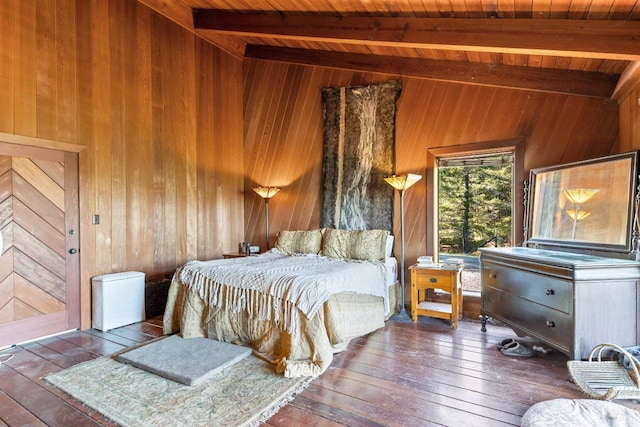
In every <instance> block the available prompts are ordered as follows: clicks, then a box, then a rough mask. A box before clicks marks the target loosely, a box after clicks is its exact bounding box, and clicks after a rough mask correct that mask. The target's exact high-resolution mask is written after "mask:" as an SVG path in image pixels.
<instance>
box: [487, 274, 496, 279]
mask: <svg viewBox="0 0 640 427" xmlns="http://www.w3.org/2000/svg"><path fill="white" fill-rule="evenodd" d="M496 277H498V275H497V274H496V273H489V279H495V278H496Z"/></svg>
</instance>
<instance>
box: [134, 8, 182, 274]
mask: <svg viewBox="0 0 640 427" xmlns="http://www.w3.org/2000/svg"><path fill="white" fill-rule="evenodd" d="M127 6H128V5H127ZM126 10H127V11H128V12H129V11H130V13H131V14H132V15H131V21H132V24H133V25H132V26H131V27H130V28H127V29H126V30H125V33H124V37H126V40H127V44H129V45H130V46H131V50H130V51H129V53H128V55H127V56H126V63H125V82H126V85H127V89H128V90H127V92H126V93H125V109H126V111H127V115H128V117H127V120H126V121H125V140H126V145H125V165H126V166H127V168H126V172H125V173H126V180H127V187H126V189H125V194H124V198H125V203H126V215H127V220H126V222H125V228H126V233H127V239H126V240H125V242H126V252H125V253H126V255H127V261H126V264H125V265H126V269H131V270H142V269H143V268H144V266H152V265H154V261H153V256H154V250H155V241H154V240H155V237H156V236H155V235H154V233H153V230H152V221H150V220H149V219H150V218H151V212H149V210H148V207H149V206H152V200H153V199H152V194H151V192H150V191H149V186H150V184H151V182H152V181H151V177H152V174H153V173H154V171H153V166H155V165H153V164H150V163H149V162H150V160H151V159H152V158H153V156H152V153H153V151H152V143H153V142H152V137H151V135H152V95H151V94H152V91H153V87H152V82H151V80H152V76H151V31H152V29H151V13H150V12H149V10H148V9H147V8H145V7H144V6H141V5H140V4H138V3H137V2H135V3H132V4H131V7H130V8H129V7H127V8H126ZM163 90H168V88H166V87H163ZM173 142H174V141H166V144H172V143H173ZM168 163H169V164H171V161H169V162H168ZM145 166H146V167H145ZM149 166H151V167H149Z"/></svg>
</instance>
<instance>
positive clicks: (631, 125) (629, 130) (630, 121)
mask: <svg viewBox="0 0 640 427" xmlns="http://www.w3.org/2000/svg"><path fill="white" fill-rule="evenodd" d="M638 149H640V84H638V85H636V87H635V88H633V89H632V90H631V91H629V94H628V95H627V96H626V97H625V98H624V99H623V100H622V101H621V102H620V147H619V148H618V150H619V151H620V152H625V151H632V150H638Z"/></svg>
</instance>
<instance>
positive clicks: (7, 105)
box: [0, 5, 17, 132]
mask: <svg viewBox="0 0 640 427" xmlns="http://www.w3.org/2000/svg"><path fill="white" fill-rule="evenodd" d="M14 22H15V16H14V8H13V5H11V7H4V8H0V26H1V27H2V28H3V31H2V32H1V33H0V46H2V49H0V81H1V82H2V84H0V99H2V100H3V102H0V132H12V131H13V126H14V125H13V117H14V116H15V114H14V97H15V94H14V92H15V87H14V82H15V76H14V69H15V64H14V61H15V55H14V54H13V52H14V51H15V48H16V45H17V43H16V41H15V38H16V35H17V26H16V25H14Z"/></svg>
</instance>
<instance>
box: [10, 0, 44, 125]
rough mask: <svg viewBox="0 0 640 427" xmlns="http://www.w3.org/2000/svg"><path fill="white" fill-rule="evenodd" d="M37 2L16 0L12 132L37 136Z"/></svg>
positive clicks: (14, 2)
mask: <svg viewBox="0 0 640 427" xmlns="http://www.w3.org/2000/svg"><path fill="white" fill-rule="evenodd" d="M36 1H37V0H13V5H12V7H13V10H14V11H15V15H14V17H15V20H14V33H15V38H14V41H15V43H16V44H15V46H14V47H15V48H14V51H13V52H14V60H13V62H14V67H15V69H14V79H15V83H14V84H13V87H14V98H13V100H12V102H13V104H14V117H13V129H12V131H13V132H15V133H17V134H21V135H29V136H36V135H37V96H36V92H37V86H38V83H37V82H38V66H37V61H38V50H37V31H36Z"/></svg>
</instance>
